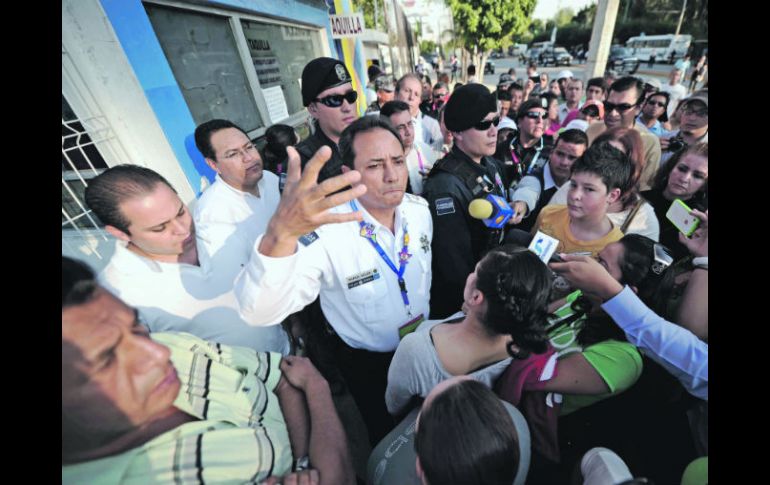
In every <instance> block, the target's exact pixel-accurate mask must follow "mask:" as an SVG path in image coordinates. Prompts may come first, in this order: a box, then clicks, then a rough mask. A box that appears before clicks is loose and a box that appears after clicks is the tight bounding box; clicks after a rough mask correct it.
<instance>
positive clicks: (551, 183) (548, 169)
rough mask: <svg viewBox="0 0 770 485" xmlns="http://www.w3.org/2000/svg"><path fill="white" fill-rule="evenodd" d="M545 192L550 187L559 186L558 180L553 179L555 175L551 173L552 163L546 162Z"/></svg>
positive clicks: (544, 174)
mask: <svg viewBox="0 0 770 485" xmlns="http://www.w3.org/2000/svg"><path fill="white" fill-rule="evenodd" d="M543 186H544V187H543V192H545V191H546V190H548V189H550V188H551V187H557V185H556V181H555V180H554V179H553V175H551V164H550V163H546V164H545V167H543Z"/></svg>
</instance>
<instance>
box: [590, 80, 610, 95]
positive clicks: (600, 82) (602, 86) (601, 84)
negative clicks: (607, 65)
mask: <svg viewBox="0 0 770 485" xmlns="http://www.w3.org/2000/svg"><path fill="white" fill-rule="evenodd" d="M591 86H596V87H597V88H600V89H601V90H602V92H603V93H606V92H607V82H606V81H605V80H604V78H603V77H592V78H591V79H589V80H588V82H587V83H586V91H588V88H590V87H591Z"/></svg>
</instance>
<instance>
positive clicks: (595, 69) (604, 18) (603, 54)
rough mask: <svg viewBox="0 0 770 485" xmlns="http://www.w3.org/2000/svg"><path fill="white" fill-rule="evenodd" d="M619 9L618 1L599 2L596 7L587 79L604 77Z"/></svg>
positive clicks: (587, 64) (603, 0) (602, 0)
mask: <svg viewBox="0 0 770 485" xmlns="http://www.w3.org/2000/svg"><path fill="white" fill-rule="evenodd" d="M619 8H620V0H599V2H598V4H597V5H596V17H595V18H594V27H593V30H592V31H591V42H590V44H589V48H588V62H587V63H586V72H587V77H589V78H591V77H598V76H602V75H604V68H605V66H606V65H607V58H608V57H609V54H610V46H611V45H612V35H613V33H614V32H615V21H616V20H617V18H618V9H619Z"/></svg>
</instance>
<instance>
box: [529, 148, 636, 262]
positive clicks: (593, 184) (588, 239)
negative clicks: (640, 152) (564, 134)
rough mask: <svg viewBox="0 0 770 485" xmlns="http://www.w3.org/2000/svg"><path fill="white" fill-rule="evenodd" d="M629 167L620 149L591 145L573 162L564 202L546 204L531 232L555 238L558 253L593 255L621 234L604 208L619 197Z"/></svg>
mask: <svg viewBox="0 0 770 485" xmlns="http://www.w3.org/2000/svg"><path fill="white" fill-rule="evenodd" d="M632 170H633V167H632V163H631V161H630V160H629V159H628V157H627V156H626V155H625V153H623V152H622V151H620V150H618V149H617V148H615V147H614V146H612V145H610V144H609V143H600V144H598V145H592V146H591V147H590V148H589V149H588V150H586V151H585V153H584V154H583V156H582V157H581V158H579V159H578V160H577V161H575V163H574V165H572V171H571V175H570V180H569V184H570V189H569V194H568V195H567V205H548V206H545V207H544V208H543V210H542V211H541V212H540V214H539V215H538V218H537V223H536V224H535V229H534V231H533V233H534V232H535V231H541V232H543V233H545V234H548V235H549V236H551V237H554V238H556V239H558V240H559V241H560V243H559V247H558V249H557V251H559V252H563V253H574V252H590V253H591V256H592V257H596V255H597V254H598V253H599V251H601V250H602V249H604V246H606V245H608V244H610V243H612V242H615V241H617V240H619V239H620V238H622V237H623V233H622V232H621V231H620V229H618V228H617V227H616V226H614V225H613V224H612V221H610V219H609V217H607V209H608V208H609V206H610V205H611V204H612V203H613V202H615V201H616V200H617V199H618V197H620V195H621V192H622V188H623V187H625V186H626V184H627V183H628V180H629V178H630V177H631V171H632Z"/></svg>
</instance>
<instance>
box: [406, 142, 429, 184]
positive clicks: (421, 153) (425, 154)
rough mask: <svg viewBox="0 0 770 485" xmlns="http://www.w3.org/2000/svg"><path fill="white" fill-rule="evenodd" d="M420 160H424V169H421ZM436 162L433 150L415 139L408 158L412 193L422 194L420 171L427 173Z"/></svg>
mask: <svg viewBox="0 0 770 485" xmlns="http://www.w3.org/2000/svg"><path fill="white" fill-rule="evenodd" d="M420 160H422V167H423V168H422V169H421V168H420ZM435 162H436V160H435V158H434V155H433V150H431V149H430V148H429V147H428V146H427V145H425V144H424V143H423V142H421V141H419V140H417V139H415V140H414V144H413V145H412V149H411V150H410V151H409V155H407V156H406V167H407V168H408V169H409V185H411V187H412V193H414V194H415V195H420V194H422V184H423V176H422V175H421V174H420V170H423V171H424V172H425V173H427V172H428V171H429V170H430V169H431V168H432V167H433V164H434V163H435Z"/></svg>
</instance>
